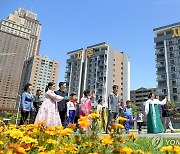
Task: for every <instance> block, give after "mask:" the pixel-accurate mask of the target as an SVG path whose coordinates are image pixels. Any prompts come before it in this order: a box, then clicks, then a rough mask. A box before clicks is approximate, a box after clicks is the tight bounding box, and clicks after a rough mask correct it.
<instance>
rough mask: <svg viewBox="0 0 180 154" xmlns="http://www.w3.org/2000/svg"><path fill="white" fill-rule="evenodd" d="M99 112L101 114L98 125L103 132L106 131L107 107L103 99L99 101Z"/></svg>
mask: <svg viewBox="0 0 180 154" xmlns="http://www.w3.org/2000/svg"><path fill="white" fill-rule="evenodd" d="M97 112H98V113H99V114H100V120H99V122H98V125H99V127H100V130H101V131H105V106H104V103H103V100H102V99H99V100H98V105H97Z"/></svg>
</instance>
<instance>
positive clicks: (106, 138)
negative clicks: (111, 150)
mask: <svg viewBox="0 0 180 154" xmlns="http://www.w3.org/2000/svg"><path fill="white" fill-rule="evenodd" d="M100 140H101V142H102V145H112V143H113V140H112V138H111V137H110V136H109V135H106V136H104V137H100Z"/></svg>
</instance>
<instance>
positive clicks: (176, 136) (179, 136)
mask: <svg viewBox="0 0 180 154" xmlns="http://www.w3.org/2000/svg"><path fill="white" fill-rule="evenodd" d="M135 134H136V135H137V136H138V137H149V138H153V137H165V138H180V133H159V134H147V133H144V134H137V133H135ZM122 136H123V137H124V136H126V134H122Z"/></svg>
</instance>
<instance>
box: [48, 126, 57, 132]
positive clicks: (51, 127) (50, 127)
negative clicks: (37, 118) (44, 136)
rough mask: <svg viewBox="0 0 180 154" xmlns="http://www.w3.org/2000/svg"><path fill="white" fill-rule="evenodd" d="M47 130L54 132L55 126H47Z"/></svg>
mask: <svg viewBox="0 0 180 154" xmlns="http://www.w3.org/2000/svg"><path fill="white" fill-rule="evenodd" d="M47 129H48V130H50V131H55V130H56V127H55V126H48V127H47Z"/></svg>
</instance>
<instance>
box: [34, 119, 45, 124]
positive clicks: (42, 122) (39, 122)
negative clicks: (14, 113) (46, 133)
mask: <svg viewBox="0 0 180 154" xmlns="http://www.w3.org/2000/svg"><path fill="white" fill-rule="evenodd" d="M45 123H46V122H45V121H42V120H40V121H38V122H37V123H36V125H45Z"/></svg>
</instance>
